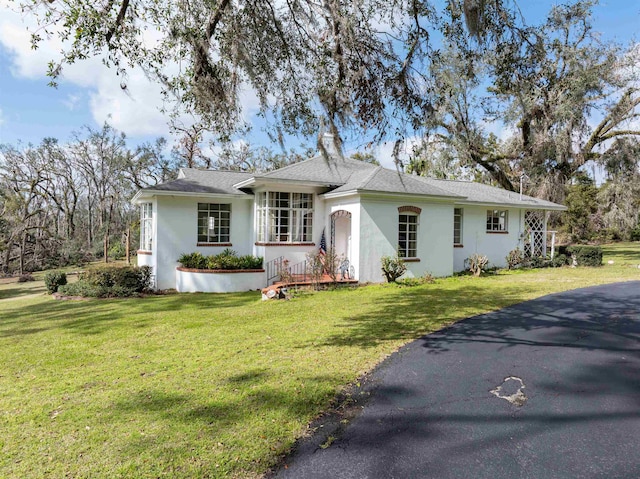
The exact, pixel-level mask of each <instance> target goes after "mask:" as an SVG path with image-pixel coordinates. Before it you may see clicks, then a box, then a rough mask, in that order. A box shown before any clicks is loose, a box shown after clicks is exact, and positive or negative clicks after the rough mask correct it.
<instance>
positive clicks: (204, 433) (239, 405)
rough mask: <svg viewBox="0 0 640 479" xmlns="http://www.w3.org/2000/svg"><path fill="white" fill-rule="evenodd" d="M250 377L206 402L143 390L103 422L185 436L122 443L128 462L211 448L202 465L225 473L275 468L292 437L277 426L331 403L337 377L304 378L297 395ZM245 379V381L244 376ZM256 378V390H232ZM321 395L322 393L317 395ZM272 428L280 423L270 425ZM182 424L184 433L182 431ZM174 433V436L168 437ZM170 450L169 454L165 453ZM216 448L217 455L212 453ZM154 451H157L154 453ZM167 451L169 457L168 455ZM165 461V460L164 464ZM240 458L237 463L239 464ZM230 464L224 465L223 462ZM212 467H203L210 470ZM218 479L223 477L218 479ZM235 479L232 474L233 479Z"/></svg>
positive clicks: (219, 390)
mask: <svg viewBox="0 0 640 479" xmlns="http://www.w3.org/2000/svg"><path fill="white" fill-rule="evenodd" d="M253 373H255V371H254V372H248V373H247V374H246V375H244V374H241V375H239V376H238V377H235V378H232V379H231V380H230V381H229V382H228V383H227V385H226V386H221V385H219V386H221V387H220V388H217V389H215V393H212V394H210V396H209V397H206V396H203V395H202V393H200V394H199V395H195V394H188V393H184V392H167V391H162V390H158V389H153V388H151V389H145V390H142V391H139V392H137V393H135V394H133V395H130V396H128V397H126V398H122V399H120V400H117V401H115V402H114V403H113V404H111V405H109V407H108V411H109V416H107V417H105V418H104V420H105V421H108V422H115V423H121V424H125V423H127V422H130V421H132V420H135V421H142V422H143V423H145V424H162V423H166V424H171V426H170V428H169V430H171V431H174V432H175V431H184V432H185V433H186V435H185V436H181V440H180V441H176V440H173V438H169V437H157V436H156V437H153V438H145V437H138V438H130V439H127V440H125V441H124V443H123V444H122V446H121V447H122V449H121V451H122V453H124V454H126V455H127V456H130V457H136V456H138V455H140V454H146V453H149V452H150V453H151V454H158V451H157V449H158V445H159V444H160V445H161V447H162V454H161V456H162V457H157V461H158V463H159V464H160V467H161V468H162V462H163V461H165V460H166V461H168V462H171V461H174V460H175V457H180V456H181V455H182V454H187V455H188V456H192V455H193V449H194V447H198V448H201V447H203V446H204V447H206V448H208V449H209V451H208V452H207V455H206V456H205V458H203V459H204V460H209V461H211V460H212V459H214V460H215V462H216V463H219V464H220V466H221V471H225V469H226V473H232V472H235V473H236V474H237V472H238V471H243V472H244V473H247V471H248V470H252V469H255V470H256V471H258V472H264V471H265V470H266V469H267V468H269V467H271V466H273V465H274V464H276V463H277V462H278V460H279V458H280V457H281V455H282V454H283V453H285V452H286V451H287V450H288V448H289V447H290V444H288V443H286V442H284V441H286V440H287V439H289V440H291V439H292V438H291V436H290V434H283V432H282V431H283V428H284V429H286V428H287V426H285V425H283V424H281V423H283V422H290V423H291V424H295V423H296V422H297V421H299V418H309V419H311V418H312V417H313V416H315V415H316V414H317V413H318V411H320V410H323V409H325V408H326V407H328V405H329V404H330V402H331V399H332V394H331V390H332V389H333V388H332V387H331V385H335V384H339V378H337V377H333V376H330V375H322V374H318V375H316V376H310V377H304V378H303V379H302V380H303V381H304V382H305V384H307V387H306V388H304V389H303V390H301V391H300V390H299V391H295V392H294V391H291V390H290V389H285V388H280V387H278V385H277V384H274V382H273V381H271V382H270V383H269V380H268V378H267V376H269V375H270V374H271V373H269V372H258V373H257V376H254V375H253ZM243 376H246V378H245V377H243ZM247 379H248V380H249V381H253V379H259V381H258V382H257V383H256V385H255V386H252V387H250V388H245V389H242V390H241V391H242V392H240V393H238V392H236V391H237V390H236V389H234V386H237V384H234V381H236V380H237V381H240V382H244V381H246V380H247ZM319 390H324V391H326V394H324V395H322V394H318V391H319ZM274 423H278V424H276V425H275V426H274ZM181 425H184V428H183V427H182V426H181ZM172 434H173V433H172ZM238 444H245V446H243V447H246V445H247V444H251V448H250V449H251V451H249V452H246V451H244V450H242V449H239V448H238ZM168 449H172V450H171V451H168ZM216 449H217V450H216ZM154 450H155V452H154ZM168 452H169V454H167V453H168ZM165 458H166V459H165ZM238 458H241V460H240V462H238ZM226 461H227V462H228V463H227V464H224V462H226ZM211 466H212V464H211V463H208V464H206V467H211ZM216 477H222V476H216ZM234 477H235V475H234Z"/></svg>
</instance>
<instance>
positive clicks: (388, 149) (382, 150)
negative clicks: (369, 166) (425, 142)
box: [375, 136, 421, 169]
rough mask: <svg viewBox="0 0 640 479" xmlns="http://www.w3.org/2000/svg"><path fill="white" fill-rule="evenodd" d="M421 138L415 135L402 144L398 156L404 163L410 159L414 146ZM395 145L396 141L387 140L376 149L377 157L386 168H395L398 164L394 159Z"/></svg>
mask: <svg viewBox="0 0 640 479" xmlns="http://www.w3.org/2000/svg"><path fill="white" fill-rule="evenodd" d="M420 141H421V140H420V138H419V137H417V136H415V137H411V138H407V139H406V140H404V141H403V142H402V144H401V145H400V151H399V154H398V158H399V159H400V161H402V163H403V164H405V165H406V164H407V162H408V161H409V157H410V156H411V153H412V152H413V147H414V146H416V145H417V144H418V143H420ZM394 146H395V142H393V141H387V142H385V143H382V144H381V145H379V146H378V147H377V148H376V150H375V156H376V159H377V160H378V161H379V162H380V166H384V167H385V168H391V169H395V168H396V164H395V161H394V159H393V149H394Z"/></svg>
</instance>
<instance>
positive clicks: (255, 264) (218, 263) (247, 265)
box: [178, 249, 263, 270]
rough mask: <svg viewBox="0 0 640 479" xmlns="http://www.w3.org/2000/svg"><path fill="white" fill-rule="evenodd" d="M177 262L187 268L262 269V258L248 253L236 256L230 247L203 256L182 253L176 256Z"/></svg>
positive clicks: (196, 253) (200, 254)
mask: <svg viewBox="0 0 640 479" xmlns="http://www.w3.org/2000/svg"><path fill="white" fill-rule="evenodd" d="M178 262H179V263H180V264H181V265H182V267H183V268H188V269H222V270H225V269H227V270H243V269H262V262H263V259H262V258H261V257H259V256H252V255H250V254H248V255H245V256H238V254H237V253H236V252H235V251H233V250H230V249H225V250H224V251H223V252H222V253H220V254H216V255H211V256H204V255H202V253H198V252H195V253H188V254H183V255H182V256H180V257H179V258H178Z"/></svg>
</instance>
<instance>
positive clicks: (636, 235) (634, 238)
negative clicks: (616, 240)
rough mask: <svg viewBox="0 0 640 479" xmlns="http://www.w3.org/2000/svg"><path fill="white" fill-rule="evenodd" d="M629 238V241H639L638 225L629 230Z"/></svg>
mask: <svg viewBox="0 0 640 479" xmlns="http://www.w3.org/2000/svg"><path fill="white" fill-rule="evenodd" d="M629 239H630V240H631V241H640V225H638V226H636V227H635V228H634V229H632V230H631V232H630V233H629Z"/></svg>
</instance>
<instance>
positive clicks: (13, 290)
mask: <svg viewBox="0 0 640 479" xmlns="http://www.w3.org/2000/svg"><path fill="white" fill-rule="evenodd" d="M45 292H46V288H45V286H44V283H41V282H33V283H15V284H14V283H11V284H7V285H1V286H0V300H3V299H13V298H20V297H23V296H30V295H32V294H43V293H45Z"/></svg>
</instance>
